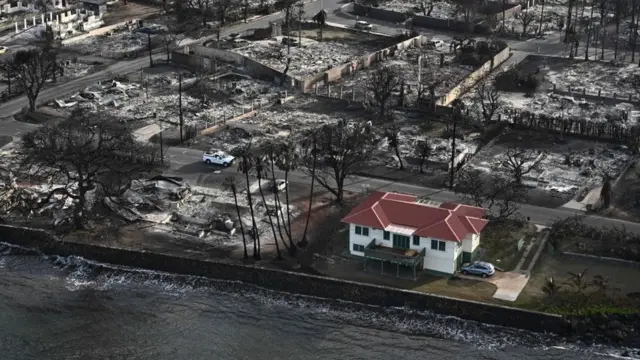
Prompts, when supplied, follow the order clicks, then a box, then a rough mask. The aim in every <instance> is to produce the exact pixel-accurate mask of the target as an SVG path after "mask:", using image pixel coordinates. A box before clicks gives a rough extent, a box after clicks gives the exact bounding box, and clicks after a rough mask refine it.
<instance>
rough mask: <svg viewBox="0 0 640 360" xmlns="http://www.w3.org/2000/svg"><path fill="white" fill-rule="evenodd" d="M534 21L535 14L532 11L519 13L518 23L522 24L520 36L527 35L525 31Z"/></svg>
mask: <svg viewBox="0 0 640 360" xmlns="http://www.w3.org/2000/svg"><path fill="white" fill-rule="evenodd" d="M535 20H536V13H535V12H533V11H527V10H525V11H524V12H521V13H520V22H521V23H522V36H526V35H527V29H528V28H529V25H531V23H533V22H534V21H535Z"/></svg>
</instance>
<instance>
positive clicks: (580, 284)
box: [567, 269, 591, 294]
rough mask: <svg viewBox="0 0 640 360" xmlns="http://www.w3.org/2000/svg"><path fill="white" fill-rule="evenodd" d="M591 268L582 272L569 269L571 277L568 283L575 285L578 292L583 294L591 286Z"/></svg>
mask: <svg viewBox="0 0 640 360" xmlns="http://www.w3.org/2000/svg"><path fill="white" fill-rule="evenodd" d="M588 271H589V269H584V270H582V271H581V272H572V271H569V272H568V273H567V275H569V279H568V280H567V284H568V285H570V286H572V287H574V288H575V290H576V293H577V294H583V293H584V292H585V291H586V290H587V289H588V288H589V287H590V286H591V283H590V282H589V281H587V272H588Z"/></svg>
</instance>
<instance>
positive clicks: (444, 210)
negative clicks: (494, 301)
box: [342, 191, 488, 276]
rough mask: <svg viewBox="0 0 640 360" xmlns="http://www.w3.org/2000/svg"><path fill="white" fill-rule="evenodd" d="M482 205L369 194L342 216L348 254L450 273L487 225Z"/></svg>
mask: <svg viewBox="0 0 640 360" xmlns="http://www.w3.org/2000/svg"><path fill="white" fill-rule="evenodd" d="M485 215H486V210H485V209H483V208H479V207H475V206H468V205H463V204H456V203H450V202H435V201H428V200H420V199H418V198H416V197H415V196H412V195H405V194H398V193H389V192H379V191H376V192H374V193H372V194H371V195H369V196H368V197H367V198H366V199H365V200H364V201H363V202H362V203H360V204H359V205H358V206H356V207H355V208H354V209H353V210H351V212H350V213H349V214H348V215H347V216H345V217H344V218H343V219H342V222H344V223H347V224H349V251H350V253H351V254H352V255H357V256H362V257H364V258H365V266H366V263H367V259H369V260H378V261H381V266H382V267H383V269H384V266H385V263H392V264H395V265H396V269H397V271H398V274H399V271H400V265H402V266H409V267H411V268H413V270H414V276H415V272H416V270H430V271H432V272H437V273H442V274H454V273H455V272H456V271H457V270H458V269H459V268H460V266H461V265H462V263H464V262H469V261H471V260H473V258H474V254H475V252H476V249H477V248H478V245H480V233H481V232H482V229H484V227H485V226H486V225H487V223H488V220H486V219H483V217H484V216H485Z"/></svg>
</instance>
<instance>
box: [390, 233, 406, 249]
mask: <svg viewBox="0 0 640 360" xmlns="http://www.w3.org/2000/svg"><path fill="white" fill-rule="evenodd" d="M393 248H394V249H409V237H408V236H403V235H397V234H393Z"/></svg>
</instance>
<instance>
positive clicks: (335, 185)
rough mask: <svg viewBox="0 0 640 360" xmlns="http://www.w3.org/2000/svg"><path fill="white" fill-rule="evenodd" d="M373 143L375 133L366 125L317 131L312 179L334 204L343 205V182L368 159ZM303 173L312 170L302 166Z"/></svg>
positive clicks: (338, 125) (324, 127)
mask: <svg viewBox="0 0 640 360" xmlns="http://www.w3.org/2000/svg"><path fill="white" fill-rule="evenodd" d="M376 144H377V140H376V138H375V134H373V133H372V131H371V128H370V126H369V124H367V123H360V122H357V123H348V122H347V121H346V120H341V121H340V122H338V123H337V124H333V125H325V126H323V127H322V128H320V129H319V130H318V133H317V139H315V155H314V156H317V164H316V168H315V171H314V178H315V180H316V181H317V182H318V184H319V185H320V186H322V187H323V188H325V189H326V190H327V191H328V192H330V193H331V194H333V195H334V196H335V197H336V201H337V203H338V204H343V203H344V186H345V184H344V183H345V180H346V179H347V178H349V177H350V176H352V175H353V174H354V173H355V172H356V171H357V169H358V166H361V165H362V164H363V163H364V162H366V161H367V160H369V159H370V158H371V155H372V153H373V150H374V148H375V146H376ZM305 170H306V171H307V173H311V170H312V168H311V167H310V165H309V164H308V162H306V163H305Z"/></svg>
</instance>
